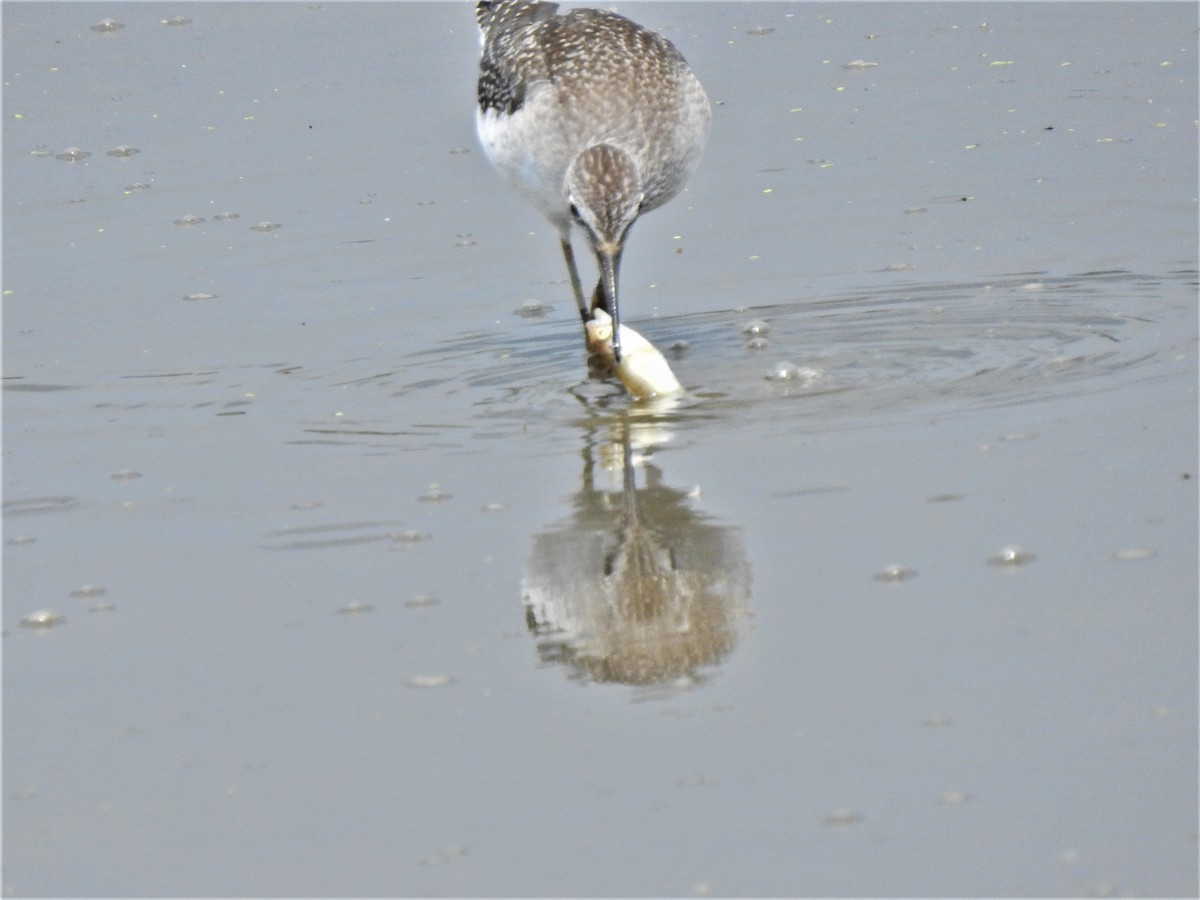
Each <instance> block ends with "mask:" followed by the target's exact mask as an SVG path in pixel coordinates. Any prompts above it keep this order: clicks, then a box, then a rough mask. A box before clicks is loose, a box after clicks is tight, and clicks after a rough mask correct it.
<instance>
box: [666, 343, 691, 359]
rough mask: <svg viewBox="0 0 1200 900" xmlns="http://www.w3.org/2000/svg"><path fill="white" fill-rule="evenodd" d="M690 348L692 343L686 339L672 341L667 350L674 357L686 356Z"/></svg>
mask: <svg viewBox="0 0 1200 900" xmlns="http://www.w3.org/2000/svg"><path fill="white" fill-rule="evenodd" d="M691 349H692V345H691V344H689V343H688V342H687V341H673V342H672V343H671V346H669V347H667V352H668V353H670V354H671V356H673V357H674V358H675V359H679V358H680V357H683V356H686V355H687V353H688V351H690V350H691Z"/></svg>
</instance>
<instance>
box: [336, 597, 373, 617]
mask: <svg viewBox="0 0 1200 900" xmlns="http://www.w3.org/2000/svg"><path fill="white" fill-rule="evenodd" d="M374 609H375V607H373V606H372V605H371V604H370V603H364V602H363V601H361V600H352V601H350V602H349V603H347V604H346V605H345V606H342V607H339V608H338V614H339V615H343V616H357V615H361V614H363V613H369V612H372V611H373V610H374Z"/></svg>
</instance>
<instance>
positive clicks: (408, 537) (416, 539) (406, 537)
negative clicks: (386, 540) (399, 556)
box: [388, 528, 430, 544]
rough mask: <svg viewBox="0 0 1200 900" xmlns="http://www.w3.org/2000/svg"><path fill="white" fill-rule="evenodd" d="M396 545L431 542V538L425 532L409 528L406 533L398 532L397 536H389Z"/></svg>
mask: <svg viewBox="0 0 1200 900" xmlns="http://www.w3.org/2000/svg"><path fill="white" fill-rule="evenodd" d="M388 537H390V538H391V539H392V541H393V543H396V544H419V543H421V542H422V541H428V540H430V536H429V535H428V534H426V533H425V532H424V531H417V529H415V528H407V529H405V530H404V531H398V532H396V533H395V534H391V535H388Z"/></svg>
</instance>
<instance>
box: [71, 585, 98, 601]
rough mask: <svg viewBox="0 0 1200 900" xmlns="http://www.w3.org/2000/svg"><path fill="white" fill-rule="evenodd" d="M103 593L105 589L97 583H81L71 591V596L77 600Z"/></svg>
mask: <svg viewBox="0 0 1200 900" xmlns="http://www.w3.org/2000/svg"><path fill="white" fill-rule="evenodd" d="M104 593H107V591H106V590H105V589H104V588H102V587H100V585H98V584H81V585H80V586H79V587H77V588H75V590H73V591H71V596H72V597H74V598H76V599H77V600H86V599H87V598H88V597H99V596H100V595H101V594H104Z"/></svg>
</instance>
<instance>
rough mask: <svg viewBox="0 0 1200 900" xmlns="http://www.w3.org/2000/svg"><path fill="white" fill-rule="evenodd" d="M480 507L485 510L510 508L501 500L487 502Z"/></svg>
mask: <svg viewBox="0 0 1200 900" xmlns="http://www.w3.org/2000/svg"><path fill="white" fill-rule="evenodd" d="M479 508H480V510H482V511H483V512H504V510H506V509H508V504H507V503H501V502H500V501H499V500H495V501H493V502H491V503H485V504H483V506H481V507H479Z"/></svg>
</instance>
